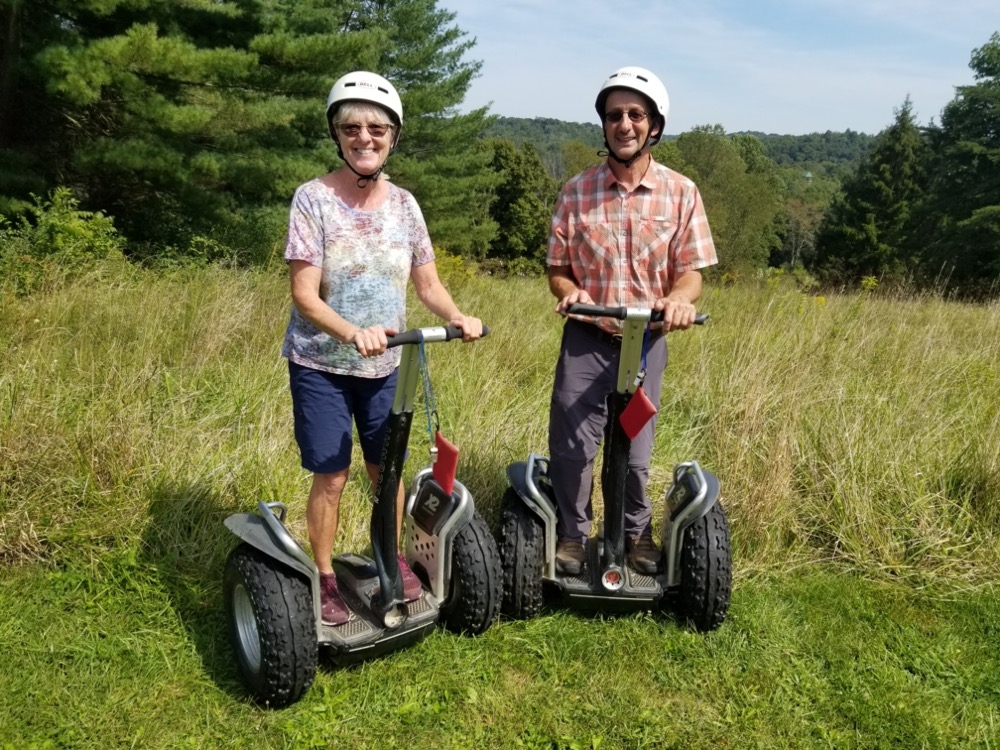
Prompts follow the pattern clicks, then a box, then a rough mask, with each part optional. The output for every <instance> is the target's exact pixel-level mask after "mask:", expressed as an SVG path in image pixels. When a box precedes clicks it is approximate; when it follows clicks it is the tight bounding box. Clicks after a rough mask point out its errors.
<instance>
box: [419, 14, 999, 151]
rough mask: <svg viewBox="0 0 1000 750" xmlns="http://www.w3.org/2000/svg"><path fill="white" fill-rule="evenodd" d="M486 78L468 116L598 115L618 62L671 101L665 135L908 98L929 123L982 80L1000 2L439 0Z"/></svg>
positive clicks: (747, 126) (878, 124)
mask: <svg viewBox="0 0 1000 750" xmlns="http://www.w3.org/2000/svg"><path fill="white" fill-rule="evenodd" d="M438 8H439V9H441V10H445V11H449V12H452V13H454V14H455V18H454V21H453V25H454V26H457V27H458V28H459V29H460V30H461V31H463V32H464V33H465V34H466V36H465V37H463V41H474V42H475V44H474V46H473V47H472V49H471V50H469V51H468V52H467V53H466V55H465V57H464V58H463V59H464V60H466V61H479V62H481V63H482V67H481V69H480V71H479V77H478V78H476V79H475V80H474V81H473V83H472V86H471V87H470V89H469V91H468V93H467V95H466V99H465V102H464V104H463V105H462V107H461V108H460V109H461V111H463V112H467V111H470V110H472V109H476V108H479V107H483V106H488V107H489V113H490V114H494V115H502V116H505V117H528V118H534V117H548V118H553V119H556V120H564V121H567V122H587V123H597V114H596V112H595V111H594V100H595V98H596V96H597V92H598V91H599V89H600V88H601V85H602V84H603V83H604V81H605V80H606V79H607V78H608V76H609V75H610V74H611V73H612V72H614V71H615V70H617V69H618V68H620V67H623V66H626V65H637V66H640V67H644V68H648V69H649V70H651V71H652V72H653V73H655V74H656V75H657V76H659V78H660V79H661V80H662V81H663V83H664V85H665V86H666V88H667V92H668V94H669V96H670V112H669V115H668V119H667V127H666V132H667V133H668V134H670V135H676V134H679V133H683V132H686V131H688V130H690V129H691V128H693V127H696V126H699V125H721V126H722V127H723V128H724V129H725V131H726V132H730V133H733V132H741V131H758V132H762V133H777V134H782V135H803V134H807V133H823V132H826V131H827V130H831V131H835V132H838V131H845V130H853V131H856V132H861V133H868V134H871V135H874V134H876V133H878V132H880V131H882V130H883V129H885V128H887V127H888V126H889V125H891V124H892V122H893V121H894V119H895V113H896V111H897V110H898V109H899V108H900V107H901V106H902V105H903V103H904V101H905V100H906V98H907V96H909V98H910V101H911V102H912V104H913V114H914V117H915V119H916V120H917V122H918V123H920V124H929V123H930V122H931V121H934V122H937V121H939V120H940V114H941V110H942V109H943V108H944V106H945V105H946V104H947V103H948V102H950V101H951V100H952V99H954V97H955V90H956V87H957V86H964V85H968V84H971V83H974V77H973V71H972V69H971V68H970V67H969V61H970V60H971V58H972V53H973V51H974V50H975V49H977V48H979V47H982V46H983V45H985V44H986V43H987V42H988V41H989V40H990V36H991V35H992V34H993V33H994V32H997V31H1000V0H795V1H794V2H793V1H792V0H787V1H784V2H781V1H779V0H697V1H692V0H647V1H646V2H632V3H623V2H606V1H605V2H598V0H439V1H438Z"/></svg>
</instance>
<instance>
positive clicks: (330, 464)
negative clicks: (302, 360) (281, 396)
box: [288, 360, 398, 474]
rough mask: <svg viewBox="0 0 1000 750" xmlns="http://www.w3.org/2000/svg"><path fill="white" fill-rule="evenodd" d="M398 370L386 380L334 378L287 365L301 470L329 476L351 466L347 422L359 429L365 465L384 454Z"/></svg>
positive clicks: (342, 376)
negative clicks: (384, 442) (386, 431)
mask: <svg viewBox="0 0 1000 750" xmlns="http://www.w3.org/2000/svg"><path fill="white" fill-rule="evenodd" d="M397 372H398V370H393V372H392V374H391V375H388V376H386V377H384V378H359V377H355V376H353V375H335V374H333V373H330V372H323V371H322V370H314V369H312V368H311V367H303V366H302V365H298V364H295V363H294V362H292V361H291V360H289V361H288V379H289V384H290V386H291V391H292V411H293V414H294V416H295V442H297V443H298V444H299V452H300V453H301V454H302V468H303V469H306V470H307V471H311V472H313V473H315V474H332V473H334V472H336V471H342V470H344V469H346V468H347V467H348V466H350V465H351V445H352V443H351V423H352V421H353V422H354V423H355V424H357V428H358V439H359V441H360V443H361V453H362V455H363V456H364V458H365V461H366V462H368V463H371V464H378V462H379V459H380V458H381V455H382V441H383V438H384V437H385V430H386V424H387V423H388V421H389V412H391V411H392V400H393V397H394V396H395V393H396V379H397Z"/></svg>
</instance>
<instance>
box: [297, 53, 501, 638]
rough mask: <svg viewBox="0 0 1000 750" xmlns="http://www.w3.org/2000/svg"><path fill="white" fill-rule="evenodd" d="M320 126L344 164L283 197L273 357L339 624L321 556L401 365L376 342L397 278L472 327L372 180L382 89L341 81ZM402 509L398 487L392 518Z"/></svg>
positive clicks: (408, 590)
mask: <svg viewBox="0 0 1000 750" xmlns="http://www.w3.org/2000/svg"><path fill="white" fill-rule="evenodd" d="M326 118H327V124H328V128H329V132H330V137H331V138H332V139H333V140H334V142H335V143H336V144H337V150H338V153H339V154H340V158H341V159H342V160H343V162H344V165H343V166H342V167H340V168H339V169H337V170H335V171H333V172H330V173H329V174H327V175H326V176H324V177H320V178H317V179H314V180H311V181H309V182H307V183H305V184H304V185H300V186H299V188H298V189H297V190H296V191H295V197H294V198H293V200H292V209H291V217H290V219H289V225H288V242H287V246H286V249H285V260H286V261H287V262H288V266H289V271H290V275H291V290H292V302H293V306H292V312H291V320H290V321H289V324H288V329H287V331H286V333H285V341H284V345H283V347H282V355H283V356H285V357H287V358H288V368H289V378H290V385H291V392H292V405H293V408H294V417H295V439H296V442H297V443H298V445H299V450H300V452H301V454H302V466H303V468H305V469H306V470H308V471H311V472H313V480H312V487H311V489H310V491H309V502H308V506H307V509H306V524H307V527H308V531H309V543H310V544H311V546H312V550H313V555H314V557H315V560H316V566H317V567H318V569H319V574H320V599H321V608H322V613H323V622H324V623H326V624H329V625H341V624H343V623H345V622H347V621H348V619H349V618H350V611H349V610H348V608H347V606H346V604H345V603H344V600H343V598H342V597H341V595H340V593H339V592H338V591H337V579H336V576H335V575H334V572H333V565H332V560H331V558H332V554H333V545H334V540H335V538H336V536H337V526H338V522H339V511H340V498H341V494H342V493H343V490H344V485H345V484H346V482H347V477H348V470H349V466H350V462H351V447H352V446H351V426H352V421H353V422H354V423H355V424H356V425H357V429H358V436H359V439H360V443H361V450H362V454H363V455H364V460H365V467H366V468H367V470H368V475H369V476H370V477H371V478H372V482H373V484H374V483H375V481H376V479H377V477H378V461H379V454H380V452H381V448H382V438H383V435H384V432H385V426H386V422H387V420H388V416H389V412H390V409H391V407H392V400H393V393H394V391H395V387H396V369H397V367H398V365H399V356H400V355H399V350H398V349H387V348H386V344H387V340H386V336H387V335H392V334H394V333H398V332H399V331H401V330H402V329H403V328H405V325H406V322H405V315H406V283H407V278H409V279H412V281H413V286H414V289H415V291H416V293H417V297H418V298H419V299H420V301H421V302H422V303H423V304H424V305H425V306H426V307H427V309H429V310H430V311H431V312H433V313H434V314H435V315H437V316H438V317H440V318H442V319H443V320H445V321H447V322H448V323H450V324H451V325H454V326H457V327H459V328H461V329H462V331H463V334H464V336H463V338H464V340H465V341H472V340H474V339H478V338H479V337H480V336H481V335H482V330H483V327H482V322H481V321H480V320H479V319H478V318H473V317H469V316H466V315H465V314H464V313H462V311H461V310H459V309H458V307H457V306H456V305H455V303H454V301H453V300H452V298H451V295H450V294H448V291H447V290H446V289H445V288H444V286H443V285H442V284H441V281H440V280H439V279H438V275H437V270H436V268H435V266H434V252H433V249H432V247H431V241H430V237H429V236H428V234H427V226H426V224H425V223H424V219H423V215H422V214H421V211H420V208H419V206H418V205H417V203H416V201H415V200H414V198H413V196H412V195H411V194H410V193H408V192H407V191H406V190H403V189H401V188H399V187H397V186H395V185H393V184H392V183H391V182H389V181H388V180H387V179H386V178H384V177H383V176H382V168H383V167H384V166H385V161H386V159H387V158H388V156H389V154H390V153H392V151H393V150H394V149H395V147H396V143H397V142H398V140H399V133H400V129H401V128H402V125H403V106H402V102H401V101H400V98H399V95H398V94H397V93H396V90H395V88H393V86H392V84H391V83H389V82H388V81H387V80H386V79H385V78H383V77H381V76H379V75H376V74H374V73H369V72H364V71H356V72H353V73H348V74H347V75H345V76H343V77H342V78H340V79H339V80H338V81H337V82H336V83H335V84H334V85H333V88H332V89H331V90H330V95H329V97H328V98H327V103H326ZM402 503H403V488H402V486H400V488H399V495H398V498H397V516H398V517H399V518H400V519H401V518H402ZM400 523H401V520H400ZM398 532H399V528H397V534H398ZM400 569H401V572H402V575H403V587H404V597H405V598H406V599H407V600H410V599H413V598H416V597H417V596H419V594H420V582H419V580H418V579H417V577H416V576H415V575H414V574H413V572H412V571H411V570H410V568H409V566H408V565H407V564H406V562H405V560H404V559H403V558H402V556H400Z"/></svg>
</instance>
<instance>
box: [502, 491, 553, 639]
mask: <svg viewBox="0 0 1000 750" xmlns="http://www.w3.org/2000/svg"><path fill="white" fill-rule="evenodd" d="M544 565H545V533H544V530H543V529H542V522H541V521H540V520H539V519H538V517H537V516H536V515H535V514H534V513H532V512H531V510H529V509H528V508H527V507H526V506H525V504H524V501H523V500H522V499H521V497H520V495H518V494H517V491H516V490H514V489H513V488H508V490H507V491H506V492H505V493H504V496H503V501H502V503H501V506H500V566H501V568H502V569H503V605H502V606H501V608H500V611H501V612H503V613H504V614H505V615H507V616H508V617H512V618H514V619H517V620H524V619H527V618H529V617H534V616H535V615H537V614H538V613H539V612H541V610H542V607H543V605H544V603H545V602H544V595H543V593H544V592H543V589H542V573H543V568H544Z"/></svg>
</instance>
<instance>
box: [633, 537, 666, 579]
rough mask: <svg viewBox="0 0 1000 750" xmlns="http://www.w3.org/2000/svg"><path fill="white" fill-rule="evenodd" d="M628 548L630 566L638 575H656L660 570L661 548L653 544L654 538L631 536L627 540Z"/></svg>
mask: <svg viewBox="0 0 1000 750" xmlns="http://www.w3.org/2000/svg"><path fill="white" fill-rule="evenodd" d="M626 546H627V548H628V564H629V565H631V566H632V569H633V570H634V571H635V572H636V573H644V574H645V575H655V574H656V572H657V571H658V570H659V569H660V548H659V547H657V546H656V544H655V543H654V542H653V537H651V536H647V535H643V536H630V537H628V539H626Z"/></svg>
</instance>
